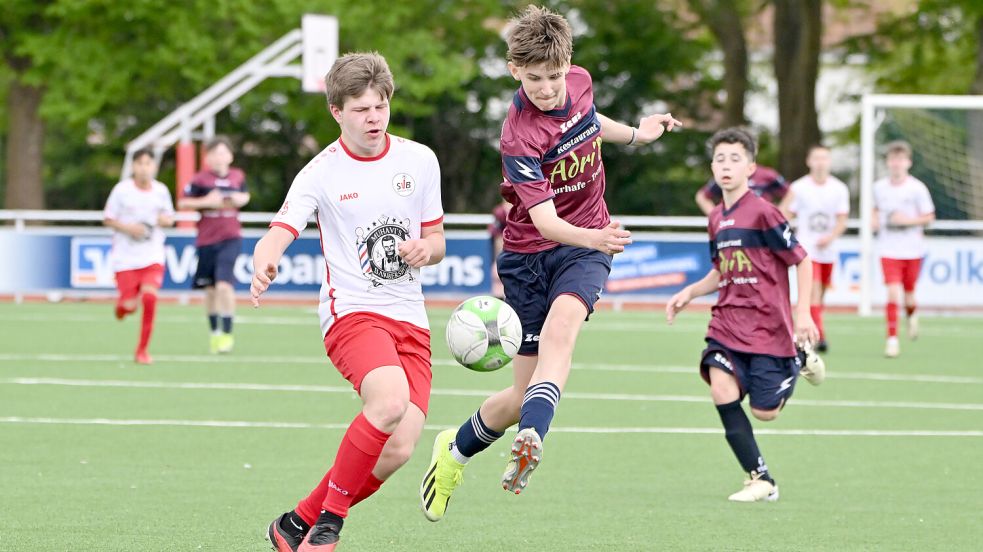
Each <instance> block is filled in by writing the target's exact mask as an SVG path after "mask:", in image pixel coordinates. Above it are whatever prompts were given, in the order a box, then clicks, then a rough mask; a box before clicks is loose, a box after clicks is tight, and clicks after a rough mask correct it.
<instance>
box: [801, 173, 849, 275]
mask: <svg viewBox="0 0 983 552" xmlns="http://www.w3.org/2000/svg"><path fill="white" fill-rule="evenodd" d="M792 193H793V196H792V203H791V204H790V205H789V210H791V211H792V212H793V213H795V218H796V220H797V221H796V227H795V237H796V239H798V240H799V243H800V244H802V247H804V248H805V250H806V252H807V253H809V257H810V258H811V259H812V260H813V261H816V262H819V263H835V262H836V255H837V249H836V242H835V241H834V242H833V243H831V244H829V245H827V246H826V247H823V248H822V249H820V248H819V246H818V245H816V243H817V241H818V240H819V238H821V237H823V236H828V235H830V234H831V233H832V232H833V229H834V228H836V217H837V216H839V215H849V214H850V190H848V189H847V187H846V184H844V183H843V181H841V180H840V179H839V178H836V177H835V176H829V177H827V178H826V182H824V183H823V184H817V183H816V181H815V180H813V178H812V177H811V176H809V175H805V176H803V177H802V178H800V179H798V180H796V181H795V182H793V183H792Z"/></svg>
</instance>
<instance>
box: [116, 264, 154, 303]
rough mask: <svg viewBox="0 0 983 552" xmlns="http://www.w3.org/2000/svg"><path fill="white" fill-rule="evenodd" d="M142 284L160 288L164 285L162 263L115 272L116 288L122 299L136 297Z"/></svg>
mask: <svg viewBox="0 0 983 552" xmlns="http://www.w3.org/2000/svg"><path fill="white" fill-rule="evenodd" d="M144 285H147V286H152V287H155V288H157V289H160V287H161V286H162V285H164V265H162V264H152V265H150V266H145V267H143V268H135V269H133V270H124V271H122V272H117V273H116V289H118V290H119V297H120V299H122V300H124V301H125V300H127V299H132V298H134V297H136V296H137V295H138V294H139V293H140V287H141V286H144Z"/></svg>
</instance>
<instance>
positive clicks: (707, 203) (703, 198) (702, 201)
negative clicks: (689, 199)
mask: <svg viewBox="0 0 983 552" xmlns="http://www.w3.org/2000/svg"><path fill="white" fill-rule="evenodd" d="M693 201H695V202H696V206H697V207H699V208H700V210H701V211H703V214H704V215H707V216H710V211H713V208H714V207H716V205H715V204H714V203H713V200H712V199H710V198H708V197H707V195H706V194H705V193H704V192H703V188H700V189H699V190H697V191H696V197H694V198H693Z"/></svg>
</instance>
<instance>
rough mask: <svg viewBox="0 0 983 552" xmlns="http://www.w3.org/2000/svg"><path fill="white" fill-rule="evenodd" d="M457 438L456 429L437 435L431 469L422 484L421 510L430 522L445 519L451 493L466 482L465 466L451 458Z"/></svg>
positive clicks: (428, 469)
mask: <svg viewBox="0 0 983 552" xmlns="http://www.w3.org/2000/svg"><path fill="white" fill-rule="evenodd" d="M456 436H457V430H456V429H448V430H445V431H441V432H440V433H438V434H437V438H436V439H435V440H434V442H433V456H431V457H430V467H429V468H427V474H426V475H425V476H423V482H422V483H420V508H422V509H423V515H425V516H427V519H429V520H430V521H440V520H441V518H443V517H444V514H445V513H446V512H447V503H448V502H450V500H451V493H453V492H454V489H456V488H457V487H458V486H460V485H461V483H463V482H464V464H462V463H460V462H458V461H457V460H455V459H454V457H453V456H451V446H452V445H453V443H454V437H456Z"/></svg>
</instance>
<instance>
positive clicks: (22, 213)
mask: <svg viewBox="0 0 983 552" xmlns="http://www.w3.org/2000/svg"><path fill="white" fill-rule="evenodd" d="M274 215H276V213H255V212H245V213H239V220H241V221H242V222H243V223H244V224H247V225H262V226H266V225H267V224H269V223H270V221H271V220H273V217H274ZM175 218H176V219H177V220H179V221H192V222H193V221H197V220H198V218H199V215H198V213H193V212H180V213H178V214H177V215H176V217H175ZM612 218H614V219H615V220H619V221H621V223H622V224H623V225H624V226H625V227H627V228H630V229H648V228H668V229H684V230H698V231H705V230H706V227H707V219H706V217H652V216H638V215H626V216H620V217H619V216H612ZM102 220H103V213H102V211H61V210H58V211H46V210H37V209H35V210H30V209H24V210H21V209H4V210H0V223H3V222H13V223H14V227H15V229H17V230H18V231H22V230H24V229H25V228H26V226H27V223H29V222H80V223H99V222H102ZM312 220H313V219H312ZM491 222H492V216H491V215H488V214H481V213H460V214H447V215H445V216H444V224H445V225H447V226H455V227H470V228H484V227H485V226H488V225H489V224H491ZM860 224H861V221H860V219H850V220H849V221H848V223H847V228H849V229H851V230H858V229H860ZM929 230H930V231H932V230H936V231H953V230H956V231H970V232H983V220H937V221H935V222H933V223H932V224H931V225H930V226H929Z"/></svg>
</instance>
